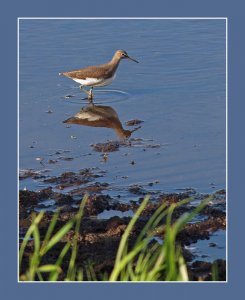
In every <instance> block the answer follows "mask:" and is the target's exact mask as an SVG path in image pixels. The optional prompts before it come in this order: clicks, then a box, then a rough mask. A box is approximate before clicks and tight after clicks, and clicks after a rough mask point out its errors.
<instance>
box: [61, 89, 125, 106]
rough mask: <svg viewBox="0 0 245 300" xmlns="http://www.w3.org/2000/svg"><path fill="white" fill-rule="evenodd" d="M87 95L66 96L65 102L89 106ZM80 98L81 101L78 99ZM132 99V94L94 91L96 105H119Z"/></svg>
mask: <svg viewBox="0 0 245 300" xmlns="http://www.w3.org/2000/svg"><path fill="white" fill-rule="evenodd" d="M85 96H86V95H85V93H82V92H80V93H79V94H76V95H72V96H70V95H69V97H67V96H64V98H65V101H67V102H69V104H70V103H71V104H75V105H81V104H88V100H87V99H86V98H85ZM77 97H79V99H77ZM129 99H130V94H129V93H127V92H125V91H121V90H116V89H108V90H105V89H103V90H101V89H98V90H97V89H94V102H95V103H96V104H109V103H118V102H125V101H127V100H129Z"/></svg>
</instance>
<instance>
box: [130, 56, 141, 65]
mask: <svg viewBox="0 0 245 300" xmlns="http://www.w3.org/2000/svg"><path fill="white" fill-rule="evenodd" d="M127 58H128V59H130V60H132V61H134V62H136V63H137V64H138V63H139V62H138V61H137V60H136V59H134V58H132V57H130V56H127Z"/></svg>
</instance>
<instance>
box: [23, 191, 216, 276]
mask: <svg viewBox="0 0 245 300" xmlns="http://www.w3.org/2000/svg"><path fill="white" fill-rule="evenodd" d="M86 200H87V197H84V199H83V201H82V202H81V205H80V208H79V211H78V213H77V214H76V216H75V217H74V218H72V219H71V220H70V221H68V222H67V223H66V224H65V225H64V226H63V227H62V228H61V229H59V230H58V231H57V232H56V233H55V234H53V231H54V228H55V225H56V223H57V220H58V216H59V213H58V212H57V213H55V214H54V216H53V218H52V220H51V222H50V224H49V227H48V229H47V232H46V235H45V237H44V239H43V241H42V242H41V240H40V233H39V224H40V222H41V220H42V218H43V215H44V212H40V213H39V214H38V215H37V216H34V217H33V221H32V224H31V226H30V227H29V229H28V231H27V233H26V235H25V238H24V240H23V242H22V244H21V247H20V251H19V270H20V272H21V266H22V259H23V255H24V252H25V249H26V246H27V244H28V240H29V239H30V238H31V237H32V238H33V241H34V250H33V253H32V254H31V256H30V260H29V265H28V268H27V270H26V271H25V273H24V274H21V275H20V280H24V281H35V280H40V281H43V280H48V281H57V280H58V279H59V276H60V274H61V272H64V270H62V263H63V259H64V257H65V255H66V254H67V253H68V251H69V250H70V249H71V251H70V252H71V254H70V261H69V265H68V268H67V271H66V274H65V276H64V273H63V274H62V277H65V280H66V281H83V280H84V278H85V277H86V280H89V281H96V280H98V279H97V275H96V274H95V271H94V267H93V266H94V265H93V262H89V263H88V264H87V265H86V267H85V268H84V269H78V267H77V265H76V257H77V251H78V236H79V229H80V223H81V218H82V215H83V209H84V206H85V205H86ZM148 201H149V197H145V199H144V201H143V202H142V203H141V205H140V207H139V208H138V210H137V211H136V213H135V215H134V216H133V218H132V219H131V220H130V222H129V224H128V226H127V228H126V230H125V232H124V234H123V235H122V237H121V241H120V244H119V247H118V251H117V255H116V260H115V264H114V268H113V270H112V272H111V274H110V275H108V274H104V275H102V278H103V280H106V281H188V273H187V269H186V265H185V261H184V258H183V256H182V254H181V248H180V247H178V246H176V242H175V241H176V236H177V234H178V233H179V232H180V231H181V230H182V229H183V227H184V226H185V225H186V223H187V222H189V221H190V220H191V219H192V218H193V217H194V216H195V215H196V214H198V213H199V212H200V211H201V210H202V209H203V207H204V206H205V205H206V204H207V202H208V201H209V198H207V199H206V200H204V201H203V202H202V203H201V204H200V205H199V206H198V207H196V208H195V209H194V210H193V211H192V212H190V213H185V214H183V215H182V216H180V217H179V219H177V220H176V221H175V222H174V223H173V222H172V214H173V212H174V209H175V208H176V207H179V206H181V205H184V204H186V203H188V202H189V201H190V199H185V200H182V201H180V202H179V203H177V204H172V205H171V206H170V207H166V205H165V204H163V205H161V206H160V207H159V208H158V209H157V210H156V211H155V213H154V214H153V215H152V217H151V218H150V219H149V221H148V222H147V223H146V225H145V226H144V228H143V229H142V231H141V232H140V234H139V235H138V237H137V238H136V240H135V244H134V245H133V247H131V248H130V249H129V246H128V243H129V238H130V236H131V234H132V232H133V228H134V225H135V223H136V222H137V220H138V218H139V216H140V214H141V213H142V211H143V210H144V208H145V207H146V205H147V202H148ZM164 217H166V224H165V225H160V223H162V220H163V218H164ZM71 229H74V236H73V238H72V241H71V242H67V243H66V244H65V246H64V247H63V249H62V250H61V252H60V254H59V256H58V258H57V261H56V263H55V264H43V263H42V260H44V259H45V256H48V252H49V251H51V249H52V248H53V247H54V246H55V245H56V244H57V243H59V242H60V241H61V239H62V238H63V237H64V236H65V235H66V234H67V233H68V232H69V231H70V230H71ZM159 233H160V234H164V242H163V243H162V245H160V244H158V243H157V242H154V240H153V237H154V236H155V235H156V234H158V235H159ZM52 234H53V235H52ZM215 273H217V272H215ZM44 274H46V275H45V276H44ZM213 278H214V279H215V278H216V276H213Z"/></svg>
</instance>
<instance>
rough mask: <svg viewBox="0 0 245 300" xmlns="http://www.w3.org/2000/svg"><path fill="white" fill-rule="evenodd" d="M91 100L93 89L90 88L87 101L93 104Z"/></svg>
mask: <svg viewBox="0 0 245 300" xmlns="http://www.w3.org/2000/svg"><path fill="white" fill-rule="evenodd" d="M93 98H94V95H93V87H91V89H90V90H89V92H88V100H89V101H90V102H93Z"/></svg>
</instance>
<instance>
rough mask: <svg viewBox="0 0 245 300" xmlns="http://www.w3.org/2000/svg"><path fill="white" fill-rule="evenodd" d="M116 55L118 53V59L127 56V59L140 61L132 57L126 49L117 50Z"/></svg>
mask: <svg viewBox="0 0 245 300" xmlns="http://www.w3.org/2000/svg"><path fill="white" fill-rule="evenodd" d="M115 55H116V57H117V58H118V59H125V58H127V59H130V60H132V61H134V62H136V63H139V62H138V61H137V60H136V59H134V58H132V57H130V56H129V55H128V53H127V52H126V51H124V50H117V51H116V54H115Z"/></svg>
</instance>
